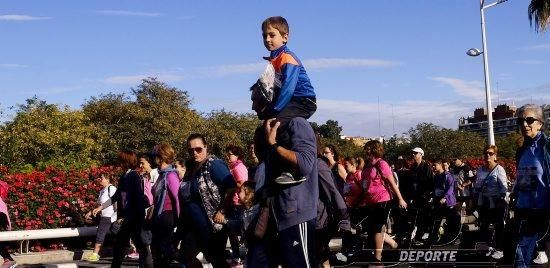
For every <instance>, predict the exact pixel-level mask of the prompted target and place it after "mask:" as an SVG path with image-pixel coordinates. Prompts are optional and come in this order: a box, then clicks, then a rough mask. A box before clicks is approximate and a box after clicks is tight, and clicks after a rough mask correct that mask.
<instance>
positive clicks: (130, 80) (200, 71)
mask: <svg viewBox="0 0 550 268" xmlns="http://www.w3.org/2000/svg"><path fill="white" fill-rule="evenodd" d="M266 64H267V62H258V63H243V64H228V65H219V66H212V67H204V68H197V69H193V70H188V71H184V70H181V69H180V70H177V73H178V74H173V73H174V71H173V70H171V71H161V72H160V73H164V72H169V73H171V74H155V73H153V74H151V75H146V74H138V75H129V76H112V77H109V78H107V79H105V82H106V83H109V84H135V82H136V81H140V80H141V79H143V78H145V77H147V76H153V77H158V78H159V79H161V80H163V79H162V78H166V79H169V80H163V81H180V80H183V79H184V78H185V79H197V78H199V79H200V78H211V77H218V78H219V77H227V76H232V75H239V74H249V73H257V74H258V75H259V74H260V73H261V72H262V71H263V69H264V68H265V66H266ZM303 64H304V65H305V67H306V69H307V70H324V69H337V68H386V67H392V66H396V65H398V64H400V63H398V62H393V61H385V60H371V59H341V58H321V59H309V60H305V61H303Z"/></svg>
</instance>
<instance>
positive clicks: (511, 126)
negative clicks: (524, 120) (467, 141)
mask: <svg viewBox="0 0 550 268" xmlns="http://www.w3.org/2000/svg"><path fill="white" fill-rule="evenodd" d="M516 110H517V108H516V107H515V106H508V105H506V104H500V105H498V106H497V107H496V108H495V111H494V112H493V131H494V132H495V135H498V136H505V135H506V134H509V133H514V132H517V131H519V127H518V125H517V123H516V121H517V120H516V119H517V118H516V116H515V114H516ZM458 129H459V130H465V131H470V132H476V133H479V134H480V135H482V136H485V137H486V136H487V134H488V130H487V129H488V123H487V113H486V112H485V109H483V108H478V109H476V110H475V111H474V116H473V117H468V118H464V117H462V118H460V119H459V120H458Z"/></svg>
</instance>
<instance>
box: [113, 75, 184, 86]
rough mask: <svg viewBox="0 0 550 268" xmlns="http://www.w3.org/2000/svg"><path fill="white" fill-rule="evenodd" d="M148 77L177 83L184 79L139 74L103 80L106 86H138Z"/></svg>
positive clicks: (179, 76)
mask: <svg viewBox="0 0 550 268" xmlns="http://www.w3.org/2000/svg"><path fill="white" fill-rule="evenodd" d="M147 77H156V78H158V79H159V80H160V81H162V82H167V83H169V82H176V81H181V80H183V79H184V77H183V76H182V75H176V74H138V75H126V76H111V77H108V78H106V79H105V80H103V82H104V83H106V84H121V85H137V84H139V83H141V80H143V79H145V78H147Z"/></svg>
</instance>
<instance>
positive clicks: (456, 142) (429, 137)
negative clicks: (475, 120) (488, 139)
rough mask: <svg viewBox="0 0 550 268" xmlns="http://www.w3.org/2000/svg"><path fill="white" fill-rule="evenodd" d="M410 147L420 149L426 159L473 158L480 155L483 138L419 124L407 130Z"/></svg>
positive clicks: (473, 134) (428, 124)
mask: <svg viewBox="0 0 550 268" xmlns="http://www.w3.org/2000/svg"><path fill="white" fill-rule="evenodd" d="M409 135H410V137H411V145H412V147H416V146H418V147H421V148H422V149H423V150H424V152H425V153H426V158H428V159H450V158H454V157H460V158H464V157H474V156H478V155H479V154H481V152H482V150H483V146H485V140H484V138H483V137H481V136H479V135H477V134H475V133H472V132H466V131H461V130H452V129H447V128H442V127H440V126H436V125H434V124H431V123H421V124H418V125H417V126H416V128H411V129H410V130H409Z"/></svg>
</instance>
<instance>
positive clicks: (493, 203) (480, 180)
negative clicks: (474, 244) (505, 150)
mask: <svg viewBox="0 0 550 268" xmlns="http://www.w3.org/2000/svg"><path fill="white" fill-rule="evenodd" d="M497 154H498V148H497V146H495V145H488V146H486V147H485V149H484V150H483V158H484V160H485V161H484V162H485V163H484V165H483V166H481V167H479V168H478V169H477V172H476V175H477V179H476V182H475V186H474V196H476V199H475V202H476V205H477V211H478V213H479V222H480V230H481V232H480V233H481V234H486V235H487V236H488V237H487V242H488V244H489V251H488V252H487V254H486V255H487V256H491V257H492V258H493V259H497V260H498V259H501V258H502V257H503V256H504V254H503V253H502V246H503V244H502V234H503V233H502V231H503V230H504V219H505V216H506V206H507V204H506V201H505V197H506V192H507V191H508V186H507V185H508V184H507V181H508V179H507V176H506V171H505V170H504V168H503V167H502V166H501V165H499V164H498V163H497ZM490 225H493V231H490V230H489V226H490Z"/></svg>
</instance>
